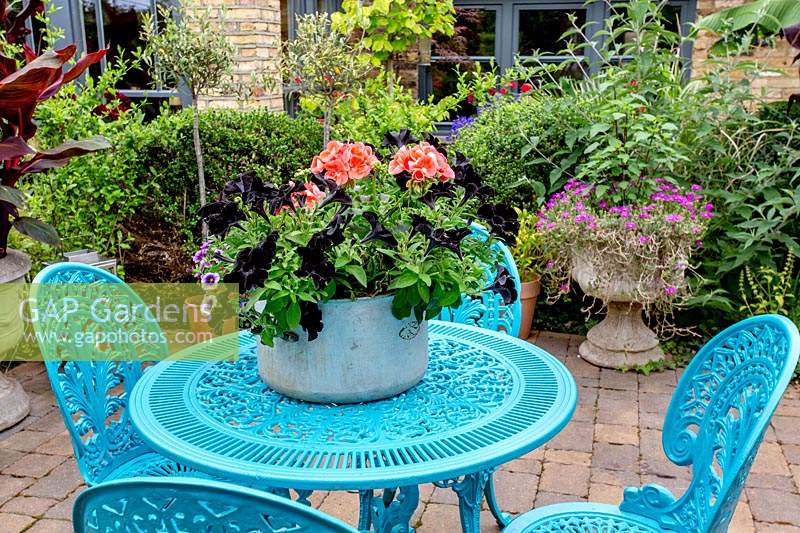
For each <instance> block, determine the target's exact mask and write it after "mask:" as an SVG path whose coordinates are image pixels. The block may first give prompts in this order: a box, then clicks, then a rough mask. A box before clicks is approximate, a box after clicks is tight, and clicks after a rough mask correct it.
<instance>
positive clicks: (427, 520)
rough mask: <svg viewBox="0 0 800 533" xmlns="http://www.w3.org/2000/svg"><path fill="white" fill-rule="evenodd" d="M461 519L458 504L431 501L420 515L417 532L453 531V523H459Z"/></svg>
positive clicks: (438, 532) (437, 532) (436, 532)
mask: <svg viewBox="0 0 800 533" xmlns="http://www.w3.org/2000/svg"><path fill="white" fill-rule="evenodd" d="M459 520H460V518H459V514H458V506H457V505H445V504H441V503H430V504H428V505H427V507H425V512H423V513H422V516H421V517H420V520H419V523H418V524H417V533H441V532H442V531H452V528H453V525H454V524H458V523H459Z"/></svg>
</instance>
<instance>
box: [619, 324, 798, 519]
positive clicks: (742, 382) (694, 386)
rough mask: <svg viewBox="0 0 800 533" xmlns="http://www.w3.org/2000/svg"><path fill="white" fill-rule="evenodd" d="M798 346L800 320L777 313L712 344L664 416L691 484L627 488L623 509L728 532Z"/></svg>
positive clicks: (670, 448)
mask: <svg viewBox="0 0 800 533" xmlns="http://www.w3.org/2000/svg"><path fill="white" fill-rule="evenodd" d="M798 353H800V336H799V335H798V331H797V327H796V326H795V325H794V324H793V323H792V322H791V321H789V320H788V319H787V318H785V317H781V316H777V315H763V316H757V317H753V318H749V319H747V320H743V321H741V322H739V323H737V324H735V325H733V326H731V327H729V328H728V329H726V330H725V331H723V332H721V333H720V334H718V335H717V336H716V337H714V338H713V339H712V340H711V341H710V342H709V343H707V344H706V345H705V346H704V347H703V348H702V349H701V350H700V351H699V352H698V354H697V355H696V356H695V357H694V359H693V360H692V362H691V364H690V365H689V366H688V368H687V369H686V371H685V373H684V375H683V377H682V378H681V380H680V383H679V384H678V387H677V388H676V390H675V393H674V395H673V397H672V401H671V403H670V406H669V409H668V410H667V416H666V421H665V423H664V431H663V446H664V451H665V453H666V455H667V457H669V459H670V460H671V461H672V462H674V463H675V464H678V465H692V480H691V483H690V484H689V487H688V488H687V490H686V492H685V493H684V494H683V496H681V497H680V498H678V499H675V498H674V497H673V496H672V495H671V494H670V493H669V492H668V491H667V490H666V489H664V488H662V487H660V486H658V485H646V486H645V487H642V488H641V489H634V488H629V489H626V491H625V498H624V501H623V503H622V504H621V505H620V510H622V511H627V512H633V513H636V514H640V515H644V516H648V517H650V518H652V519H655V520H657V521H658V522H659V525H660V526H661V527H662V528H664V529H666V530H673V531H681V532H687V533H688V532H692V533H695V532H711V533H718V532H725V531H727V528H728V523H729V522H730V520H731V517H732V515H733V512H734V509H735V507H736V502H737V501H738V500H739V495H740V493H741V491H742V487H743V485H744V482H745V479H746V478H747V474H748V472H749V471H750V466H751V465H752V464H753V460H754V459H755V456H756V452H757V451H758V446H759V444H760V443H761V441H762V439H763V438H764V433H765V431H766V429H767V426H768V425H769V421H770V419H771V418H772V414H773V413H774V412H775V409H776V408H777V406H778V402H779V401H780V398H781V396H782V395H783V392H784V391H785V389H786V387H787V385H788V384H789V381H790V379H791V377H792V372H793V371H794V369H795V367H796V365H797V359H798Z"/></svg>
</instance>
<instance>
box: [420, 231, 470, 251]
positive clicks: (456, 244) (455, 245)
mask: <svg viewBox="0 0 800 533" xmlns="http://www.w3.org/2000/svg"><path fill="white" fill-rule="evenodd" d="M470 233H472V230H471V229H470V228H457V229H447V230H445V229H441V228H436V229H435V230H433V231H432V232H431V234H430V235H429V236H428V239H430V242H429V243H428V249H427V250H425V255H427V254H429V253H430V252H431V250H433V249H434V248H446V249H448V250H450V251H451V252H453V253H454V254H456V255H457V256H458V257H459V259H461V258H463V257H464V256H463V254H462V253H461V241H463V240H464V237H466V236H467V235H469V234H470Z"/></svg>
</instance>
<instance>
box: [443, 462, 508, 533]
mask: <svg viewBox="0 0 800 533" xmlns="http://www.w3.org/2000/svg"><path fill="white" fill-rule="evenodd" d="M492 472H494V469H493V468H491V469H489V470H481V471H480V472H476V473H474V474H467V475H466V476H464V477H462V478H461V479H460V480H459V479H451V480H447V481H439V482H436V483H434V485H436V486H437V487H440V488H451V489H453V491H454V492H455V493H456V494H457V495H458V510H459V514H460V515H461V531H462V532H463V533H480V530H481V503H482V502H483V495H484V489H485V488H486V485H487V483H488V481H489V479H490V478H491V476H492ZM495 504H496V502H495Z"/></svg>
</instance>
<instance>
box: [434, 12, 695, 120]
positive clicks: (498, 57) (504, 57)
mask: <svg viewBox="0 0 800 533" xmlns="http://www.w3.org/2000/svg"><path fill="white" fill-rule="evenodd" d="M667 3H668V5H670V6H676V7H680V10H681V11H680V12H681V20H682V23H681V34H682V35H684V36H686V35H688V33H689V31H690V28H691V24H692V23H693V22H694V21H695V19H696V17H697V0H669V1H668V2H667ZM454 4H455V7H456V8H466V9H478V8H484V9H489V8H492V9H497V10H498V18H497V23H496V30H495V31H496V35H495V64H496V65H497V67H498V69H500V70H501V71H503V70H505V69H507V68H509V67H511V66H513V64H514V58H515V57H516V54H517V53H518V51H519V13H520V12H521V11H525V10H533V11H535V10H578V9H582V10H586V23H587V24H591V26H589V32H588V33H589V35H588V37H589V38H590V39H591V38H592V36H593V35H594V32H596V31H599V30H601V29H603V28H604V24H605V21H606V20H607V18H608V16H609V15H610V13H611V8H610V6H609V5H608V4H607V2H606V1H605V0H594V1H592V2H585V1H583V0H494V1H492V0H489V1H487V0H455V2H454ZM600 44H601V45H602V43H600ZM692 49H693V46H692V43H691V42H685V43H683V45H682V46H681V56H683V57H684V59H685V61H686V69H685V72H686V76H687V79H688V77H689V75H690V72H691V60H692ZM523 57H526V56H523ZM584 57H585V61H586V62H587V63H588V65H587V67H588V68H587V71H588V72H589V74H590V75H591V74H594V73H596V72H597V71H598V70H599V68H601V66H600V62H599V56H598V54H597V52H596V51H595V50H593V49H591V48H587V49H585V53H584ZM437 59H441V56H438V57H437V56H432V57H431V63H434V62H436V61H437ZM468 59H474V60H478V56H476V57H475V58H473V57H472V56H469V57H468ZM490 59H491V58H484V57H483V56H480V60H483V61H486V60H490ZM541 59H542V60H543V61H545V62H562V61H563V59H561V58H560V57H559V56H556V55H550V56H543V57H542V58H541ZM622 59H623V60H624V58H622ZM418 94H419V99H420V100H426V99H427V98H429V97H430V96H431V95H433V79H432V69H431V68H430V65H420V67H419V76H418ZM444 124H447V123H444Z"/></svg>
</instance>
